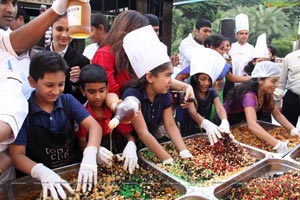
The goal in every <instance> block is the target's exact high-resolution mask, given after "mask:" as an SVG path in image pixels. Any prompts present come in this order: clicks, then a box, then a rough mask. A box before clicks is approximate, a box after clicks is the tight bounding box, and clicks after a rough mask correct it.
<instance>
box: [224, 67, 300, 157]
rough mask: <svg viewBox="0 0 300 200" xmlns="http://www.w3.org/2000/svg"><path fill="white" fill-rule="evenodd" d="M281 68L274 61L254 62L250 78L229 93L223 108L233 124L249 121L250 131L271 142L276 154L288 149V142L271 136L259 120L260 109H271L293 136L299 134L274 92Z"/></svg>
mask: <svg viewBox="0 0 300 200" xmlns="http://www.w3.org/2000/svg"><path fill="white" fill-rule="evenodd" d="M279 77H280V68H279V67H278V65H277V64H276V63H273V62H271V61H262V62H259V63H257V64H256V65H255V67H254V69H253V71H252V74H251V81H249V82H246V83H243V84H241V85H239V86H237V87H235V88H234V89H233V90H231V91H230V92H229V93H228V96H227V99H226V101H225V103H224V107H225V109H226V111H227V115H228V120H229V122H230V124H231V125H234V124H237V123H241V122H243V121H245V122H247V125H248V128H249V130H250V132H251V133H253V134H255V135H256V136H257V137H258V138H260V139H261V140H264V141H265V142H267V143H269V144H270V145H272V146H273V147H274V148H273V149H274V150H275V151H277V153H285V152H287V151H288V143H289V141H288V140H287V141H284V142H283V141H280V140H277V139H276V138H274V137H273V136H271V135H270V134H269V133H268V132H267V131H265V130H264V129H263V127H261V126H260V125H259V123H257V120H258V115H259V112H261V111H270V112H271V113H272V115H273V117H274V118H275V120H276V121H278V122H279V123H280V124H281V125H282V126H284V127H285V128H287V129H288V130H290V133H291V135H299V130H297V129H296V128H295V127H294V126H293V125H292V124H291V123H290V122H289V121H288V120H287V119H286V118H285V117H284V116H283V115H282V114H281V112H280V111H279V110H278V109H277V107H276V106H275V103H274V100H273V92H274V90H275V88H276V87H277V86H278V80H279Z"/></svg>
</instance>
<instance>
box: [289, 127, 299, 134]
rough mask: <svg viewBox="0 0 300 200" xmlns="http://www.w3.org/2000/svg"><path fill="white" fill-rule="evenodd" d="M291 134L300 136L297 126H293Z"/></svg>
mask: <svg viewBox="0 0 300 200" xmlns="http://www.w3.org/2000/svg"><path fill="white" fill-rule="evenodd" d="M291 135H292V136H300V132H299V130H298V129H297V128H293V129H292V130H291Z"/></svg>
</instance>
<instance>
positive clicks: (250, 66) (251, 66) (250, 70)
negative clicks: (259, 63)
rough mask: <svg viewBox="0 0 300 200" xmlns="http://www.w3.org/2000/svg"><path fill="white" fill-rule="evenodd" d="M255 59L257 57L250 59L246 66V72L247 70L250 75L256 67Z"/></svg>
mask: <svg viewBox="0 0 300 200" xmlns="http://www.w3.org/2000/svg"><path fill="white" fill-rule="evenodd" d="M255 60H256V58H253V59H252V60H250V61H249V62H248V64H247V65H246V66H245V67H244V72H245V73H246V74H247V75H249V76H251V74H252V71H253V69H254V67H255V64H254V62H255Z"/></svg>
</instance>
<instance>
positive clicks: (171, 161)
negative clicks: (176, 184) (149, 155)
mask: <svg viewBox="0 0 300 200" xmlns="http://www.w3.org/2000/svg"><path fill="white" fill-rule="evenodd" d="M173 161H174V160H173V158H168V159H167V160H164V161H163V162H162V163H163V165H171V164H172V163H173Z"/></svg>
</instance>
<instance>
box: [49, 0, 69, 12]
mask: <svg viewBox="0 0 300 200" xmlns="http://www.w3.org/2000/svg"><path fill="white" fill-rule="evenodd" d="M68 2H69V1H68V0H54V1H53V3H52V9H53V10H54V12H56V14H58V15H63V14H64V13H65V12H66V10H67V4H68Z"/></svg>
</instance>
